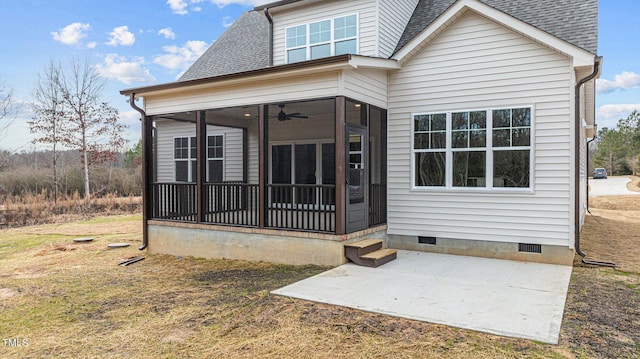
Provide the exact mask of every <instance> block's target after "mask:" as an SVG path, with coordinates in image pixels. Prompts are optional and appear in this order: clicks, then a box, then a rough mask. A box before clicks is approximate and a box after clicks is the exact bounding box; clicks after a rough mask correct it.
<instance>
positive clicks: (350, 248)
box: [344, 239, 397, 268]
mask: <svg viewBox="0 0 640 359" xmlns="http://www.w3.org/2000/svg"><path fill="white" fill-rule="evenodd" d="M344 247H345V248H344V252H345V256H346V257H347V258H349V260H351V261H352V262H354V263H355V264H358V265H361V266H366V267H374V268H375V267H378V266H380V265H383V264H385V263H387V262H390V261H392V260H394V259H396V257H397V251H396V250H395V249H383V248H382V240H380V239H364V240H361V241H358V242H353V243H347V244H345V245H344Z"/></svg>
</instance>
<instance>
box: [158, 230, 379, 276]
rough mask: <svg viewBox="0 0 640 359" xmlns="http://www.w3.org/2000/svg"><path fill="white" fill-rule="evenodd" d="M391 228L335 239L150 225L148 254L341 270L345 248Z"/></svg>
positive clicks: (289, 232)
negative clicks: (334, 267) (320, 266)
mask: <svg viewBox="0 0 640 359" xmlns="http://www.w3.org/2000/svg"><path fill="white" fill-rule="evenodd" d="M386 232H387V227H386V225H385V226H378V227H375V228H370V229H366V230H363V231H359V232H355V233H351V234H346V235H332V234H322V233H309V232H294V231H280V230H271V229H257V228H240V227H225V226H217V225H204V224H192V223H176V222H164V221H149V224H148V233H149V237H148V238H149V244H148V247H147V248H148V249H147V250H148V251H149V252H150V253H155V254H170V255H175V256H193V257H198V258H219V259H221V258H225V259H239V260H248V261H264V262H271V263H283V264H294V265H301V264H316V265H325V266H339V265H341V264H344V263H346V262H347V258H346V257H345V256H344V244H345V243H349V242H355V241H358V240H360V239H364V238H376V239H383V240H384V239H385V237H386Z"/></svg>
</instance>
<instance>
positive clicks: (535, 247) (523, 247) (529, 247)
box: [518, 243, 542, 253]
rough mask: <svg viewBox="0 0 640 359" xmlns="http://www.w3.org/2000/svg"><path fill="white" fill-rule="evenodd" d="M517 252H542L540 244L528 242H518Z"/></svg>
mask: <svg viewBox="0 0 640 359" xmlns="http://www.w3.org/2000/svg"><path fill="white" fill-rule="evenodd" d="M518 252H527V253H542V245H540V244H530V243H518Z"/></svg>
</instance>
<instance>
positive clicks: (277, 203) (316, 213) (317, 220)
mask: <svg viewBox="0 0 640 359" xmlns="http://www.w3.org/2000/svg"><path fill="white" fill-rule="evenodd" d="M266 187H267V191H268V201H269V207H268V213H267V226H268V227H271V228H283V229H297V230H303V231H313V232H327V233H333V232H335V228H336V227H335V226H336V209H335V198H336V188H335V186H334V185H313V184H309V185H305V184H269V185H267V186H266Z"/></svg>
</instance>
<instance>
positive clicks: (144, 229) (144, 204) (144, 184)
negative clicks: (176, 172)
mask: <svg viewBox="0 0 640 359" xmlns="http://www.w3.org/2000/svg"><path fill="white" fill-rule="evenodd" d="M129 104H130V105H131V107H132V108H133V109H134V110H136V111H138V112H140V115H141V116H142V160H143V161H142V245H141V246H140V247H139V248H138V249H139V250H141V251H142V250H144V249H145V248H147V245H148V244H149V230H148V229H147V220H148V219H149V218H148V216H147V201H148V200H149V199H148V198H147V176H148V171H147V166H148V165H149V163H148V161H147V160H148V158H147V155H148V153H147V141H148V140H149V139H147V131H146V128H147V126H148V124H147V114H146V113H145V112H144V110H143V109H141V108H140V107H138V105H136V94H135V93H131V96H130V97H129Z"/></svg>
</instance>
